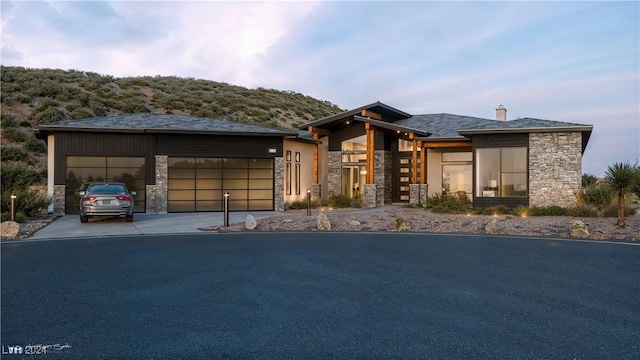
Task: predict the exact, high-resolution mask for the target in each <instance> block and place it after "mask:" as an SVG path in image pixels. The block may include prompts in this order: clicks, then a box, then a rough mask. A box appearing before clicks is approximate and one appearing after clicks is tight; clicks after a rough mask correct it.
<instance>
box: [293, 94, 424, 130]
mask: <svg viewBox="0 0 640 360" xmlns="http://www.w3.org/2000/svg"><path fill="white" fill-rule="evenodd" d="M363 110H368V111H372V112H375V113H377V114H380V115H382V117H383V119H388V120H390V121H396V120H401V119H408V118H410V117H411V115H410V114H407V113H406V112H404V111H401V110H398V109H396V108H394V107H391V106H389V105H386V104H383V103H381V102H379V101H378V102H375V103H372V104H369V105H365V106H361V107H359V108H356V109H353V110H349V111H344V112H341V113H339V114H335V115H331V116H327V117H325V118H322V119H319V120H316V121H312V122H310V123H307V124H304V125H302V126H300V127H299V128H298V129H300V130H306V129H308V128H309V127H315V128H324V129H333V128H336V127H338V126H341V125H343V124H344V120H345V119H349V120H350V119H352V118H354V117H355V116H360V115H361V114H362V111H363ZM381 121H383V122H387V121H385V120H381Z"/></svg>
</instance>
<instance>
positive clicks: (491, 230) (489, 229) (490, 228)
mask: <svg viewBox="0 0 640 360" xmlns="http://www.w3.org/2000/svg"><path fill="white" fill-rule="evenodd" d="M484 232H486V233H487V234H497V233H498V232H500V226H499V225H498V219H491V221H489V222H488V223H487V225H486V226H485V227H484Z"/></svg>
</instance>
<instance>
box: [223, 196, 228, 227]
mask: <svg viewBox="0 0 640 360" xmlns="http://www.w3.org/2000/svg"><path fill="white" fill-rule="evenodd" d="M223 206H224V227H229V193H228V192H226V193H224V202H223Z"/></svg>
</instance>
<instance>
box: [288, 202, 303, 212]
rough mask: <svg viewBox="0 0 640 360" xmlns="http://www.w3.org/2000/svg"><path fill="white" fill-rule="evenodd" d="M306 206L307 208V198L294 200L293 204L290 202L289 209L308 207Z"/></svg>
mask: <svg viewBox="0 0 640 360" xmlns="http://www.w3.org/2000/svg"><path fill="white" fill-rule="evenodd" d="M306 208H307V201H306V200H298V201H293V202H291V204H289V209H292V210H296V209H306Z"/></svg>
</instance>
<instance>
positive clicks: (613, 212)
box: [602, 204, 636, 218]
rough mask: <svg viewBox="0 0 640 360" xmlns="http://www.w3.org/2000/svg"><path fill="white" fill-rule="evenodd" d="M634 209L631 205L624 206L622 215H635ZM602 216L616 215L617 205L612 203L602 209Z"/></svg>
mask: <svg viewBox="0 0 640 360" xmlns="http://www.w3.org/2000/svg"><path fill="white" fill-rule="evenodd" d="M635 213H636V209H635V208H632V207H631V206H625V207H624V216H630V215H635ZM602 216H604V217H611V218H613V217H618V205H616V204H614V205H611V206H609V207H608V208H606V209H604V210H603V211H602Z"/></svg>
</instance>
